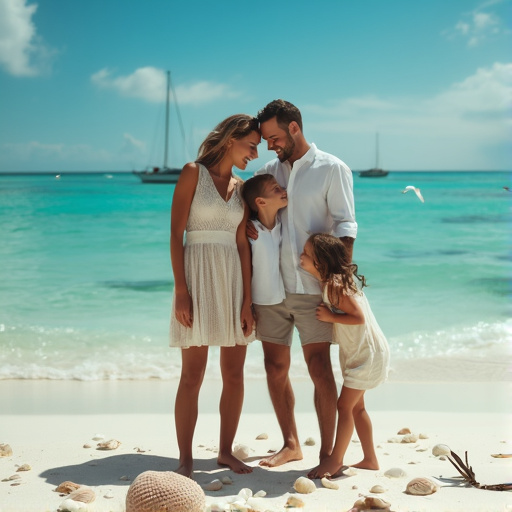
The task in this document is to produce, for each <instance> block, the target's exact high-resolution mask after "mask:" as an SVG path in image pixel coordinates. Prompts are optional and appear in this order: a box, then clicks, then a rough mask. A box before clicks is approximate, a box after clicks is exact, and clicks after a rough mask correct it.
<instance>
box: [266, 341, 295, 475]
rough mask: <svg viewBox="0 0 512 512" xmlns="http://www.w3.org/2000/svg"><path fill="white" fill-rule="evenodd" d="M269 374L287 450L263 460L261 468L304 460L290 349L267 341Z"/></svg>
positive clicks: (269, 382)
mask: <svg viewBox="0 0 512 512" xmlns="http://www.w3.org/2000/svg"><path fill="white" fill-rule="evenodd" d="M262 345H263V353H264V354H265V371H266V372H267V384H268V391H269V394H270V399H271V400H272V405H273V406H274V411H275V413H276V417H277V421H278V423H279V427H280V428H281V432H282V434H283V441H284V444H283V447H282V448H281V450H279V451H278V452H277V453H275V454H273V455H271V456H270V457H266V458H264V459H262V460H261V461H260V466H267V467H276V466H281V465H282V464H286V463H287V462H291V461H294V460H301V459H302V450H301V448H300V442H299V436H298V434H297V426H296V424H295V413H294V408H295V396H294V394H293V389H292V385H291V382H290V377H289V375H288V371H289V369H290V347H288V346H285V345H277V344H275V343H270V342H268V341H263V342H262Z"/></svg>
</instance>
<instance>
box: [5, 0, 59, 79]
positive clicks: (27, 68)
mask: <svg viewBox="0 0 512 512" xmlns="http://www.w3.org/2000/svg"><path fill="white" fill-rule="evenodd" d="M36 10H37V4H31V5H28V4H27V3H26V0H0V65H1V66H2V67H3V68H4V69H5V70H6V71H7V72H8V73H10V74H11V75H14V76H34V75H38V74H40V73H41V72H42V71H43V70H44V68H45V67H46V66H47V65H48V62H49V58H50V57H51V56H52V54H53V53H54V52H53V51H52V50H50V49H49V48H47V47H46V46H45V45H44V44H43V42H42V41H41V39H40V37H38V35H37V30H36V27H35V25H34V22H33V21H32V17H33V15H34V14H35V12H36Z"/></svg>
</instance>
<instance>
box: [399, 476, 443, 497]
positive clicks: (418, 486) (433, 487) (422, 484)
mask: <svg viewBox="0 0 512 512" xmlns="http://www.w3.org/2000/svg"><path fill="white" fill-rule="evenodd" d="M438 490H439V486H438V485H437V484H436V483H435V482H433V481H432V480H429V479H428V478H414V479H413V480H411V481H410V482H409V483H408V484H407V487H406V491H405V492H407V494H414V495H415V496H427V495H429V494H434V493H435V492H437V491H438Z"/></svg>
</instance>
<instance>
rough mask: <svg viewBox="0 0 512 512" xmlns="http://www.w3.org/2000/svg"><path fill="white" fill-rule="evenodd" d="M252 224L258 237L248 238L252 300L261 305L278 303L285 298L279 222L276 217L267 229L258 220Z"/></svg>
mask: <svg viewBox="0 0 512 512" xmlns="http://www.w3.org/2000/svg"><path fill="white" fill-rule="evenodd" d="M253 224H254V227H255V228H256V229H257V231H258V238H257V239H256V240H252V239H249V240H250V242H251V250H252V283H251V292H252V302H253V303H254V304H259V305H262V306H269V305H272V304H279V303H280V302H282V301H283V300H284V299H285V291H284V284H283V278H282V276H281V270H280V265H279V249H280V245H281V222H280V221H279V218H277V219H276V225H275V226H274V228H273V229H267V228H266V227H265V226H264V225H263V224H262V223H261V222H260V221H259V220H253Z"/></svg>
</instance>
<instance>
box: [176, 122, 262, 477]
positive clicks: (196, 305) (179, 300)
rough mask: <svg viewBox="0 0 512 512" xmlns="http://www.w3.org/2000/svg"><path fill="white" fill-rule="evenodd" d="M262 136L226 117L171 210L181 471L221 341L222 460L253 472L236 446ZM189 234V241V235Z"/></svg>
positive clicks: (186, 470)
mask: <svg viewBox="0 0 512 512" xmlns="http://www.w3.org/2000/svg"><path fill="white" fill-rule="evenodd" d="M260 140H261V136H260V133H259V129H258V122H257V120H256V119H255V118H253V117H251V116H248V115H245V114H237V115H234V116H231V117H229V118H227V119H225V120H224V121H222V122H221V123H220V124H219V125H218V126H217V127H216V128H215V129H214V130H213V131H212V132H211V133H210V134H209V135H208V136H207V137H206V139H205V140H204V142H203V143H202V144H201V147H200V148H199V155H198V158H197V160H196V161H195V162H193V163H188V164H186V165H185V167H183V170H182V171H181V175H180V178H179V180H178V183H177V184H176V188H175V191H174V196H173V200H172V211H171V260H172V269H173V273H174V296H173V306H172V308H173V311H172V315H171V329H170V345H171V346H173V347H180V348H181V349H182V350H181V358H182V369H181V378H180V383H179V387H178V392H177V394H176V402H175V411H174V416H175V422H176V435H177V438H178V447H179V451H180V459H179V467H178V469H177V472H178V473H180V474H182V475H185V476H188V477H190V476H191V475H192V470H193V458H192V440H193V436H194V429H195V425H196V422H197V417H198V397H199V390H200V388H201V384H202V382H203V377H204V373H205V369H206V362H207V359H208V347H209V346H213V345H215V346H220V347H221V348H220V366H221V375H222V383H223V387H222V396H221V399H220V417H221V424H220V443H219V453H218V457H217V461H218V463H219V464H221V465H226V466H229V467H230V468H231V469H232V470H233V471H234V472H236V473H250V472H251V471H252V468H251V467H250V466H247V465H246V464H244V463H243V462H241V461H240V460H238V459H237V458H236V457H234V456H233V454H232V445H233V440H234V437H235V433H236V430H237V427H238V422H239V419H240V413H241V411H242V403H243V396H244V384H243V366H244V362H245V355H246V350H247V344H248V343H249V342H250V341H252V340H253V325H254V318H253V315H252V310H251V260H250V251H251V249H250V246H249V242H248V240H247V237H246V235H245V229H246V222H247V218H248V215H249V212H248V208H247V207H246V206H245V205H244V203H243V200H242V198H241V194H240V188H241V185H242V180H241V179H240V178H238V177H236V176H233V174H232V169H233V167H237V168H239V169H242V170H243V169H245V167H246V166H247V163H248V162H249V161H251V160H252V159H254V158H257V157H258V150H257V146H258V144H259V143H260ZM184 235H185V241H184Z"/></svg>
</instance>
